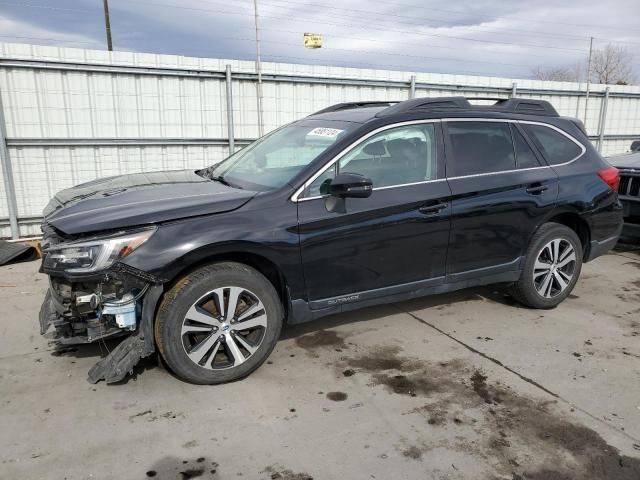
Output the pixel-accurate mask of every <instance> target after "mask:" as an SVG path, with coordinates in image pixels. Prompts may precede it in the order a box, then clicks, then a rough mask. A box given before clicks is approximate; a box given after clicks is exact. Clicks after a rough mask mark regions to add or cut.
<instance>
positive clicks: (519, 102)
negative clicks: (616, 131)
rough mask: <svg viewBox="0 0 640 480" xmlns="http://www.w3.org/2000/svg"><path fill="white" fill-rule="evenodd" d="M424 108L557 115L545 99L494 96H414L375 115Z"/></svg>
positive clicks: (387, 114) (385, 115)
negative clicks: (490, 102) (488, 102)
mask: <svg viewBox="0 0 640 480" xmlns="http://www.w3.org/2000/svg"><path fill="white" fill-rule="evenodd" d="M469 100H493V101H495V103H494V104H492V105H473V104H472V103H471V102H469ZM424 110H481V111H491V112H505V113H506V112H508V113H521V114H530V115H544V116H549V117H558V116H559V115H558V112H557V111H556V109H555V108H553V105H551V104H550V103H549V102H547V101H546V100H531V99H528V98H527V99H524V98H494V97H471V98H470V99H467V98H465V97H433V98H414V99H411V100H405V101H404V102H400V103H397V104H395V105H392V106H390V107H389V108H385V109H384V110H382V111H381V112H378V113H377V114H376V117H387V116H389V115H395V114H398V113H406V112H412V111H424Z"/></svg>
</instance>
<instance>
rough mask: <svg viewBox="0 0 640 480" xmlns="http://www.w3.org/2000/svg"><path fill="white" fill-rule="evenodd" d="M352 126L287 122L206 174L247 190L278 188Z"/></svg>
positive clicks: (335, 123)
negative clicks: (288, 123)
mask: <svg viewBox="0 0 640 480" xmlns="http://www.w3.org/2000/svg"><path fill="white" fill-rule="evenodd" d="M354 126H356V125H355V124H352V123H348V122H323V123H322V124H321V123H320V122H317V121H314V122H313V123H312V122H305V123H304V124H301V123H297V124H291V125H287V126H284V127H282V128H279V129H278V130H275V131H273V132H271V133H270V134H268V135H266V136H264V137H262V138H261V139H259V140H256V141H255V142H253V143H252V144H251V145H249V146H248V147H245V148H243V149H242V150H240V151H239V152H236V153H235V154H233V155H231V156H230V157H229V158H227V159H226V160H224V161H223V162H222V163H219V164H218V165H216V166H214V167H212V168H210V169H209V170H208V171H207V172H206V175H207V176H208V177H210V178H212V179H217V180H219V181H222V182H224V183H227V184H229V185H231V186H233V187H238V188H246V189H249V190H259V191H261V190H273V189H276V188H280V187H282V186H284V185H285V184H286V183H287V182H289V181H290V180H291V179H292V178H293V177H295V176H296V175H297V174H298V173H299V172H300V171H301V170H302V169H303V168H305V167H306V166H307V165H309V164H310V163H311V162H312V161H313V160H315V159H316V158H317V157H318V156H319V155H320V154H321V153H322V152H324V151H325V150H326V149H327V148H329V147H330V146H331V145H333V144H334V143H335V142H336V141H337V140H338V139H339V138H342V137H343V136H344V135H345V134H346V133H347V131H348V130H350V129H352V128H353V127H354Z"/></svg>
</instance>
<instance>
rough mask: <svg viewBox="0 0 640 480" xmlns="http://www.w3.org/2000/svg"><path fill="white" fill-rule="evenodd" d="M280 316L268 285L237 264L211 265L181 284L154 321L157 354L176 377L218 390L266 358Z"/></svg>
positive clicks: (254, 272)
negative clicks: (158, 353) (214, 386)
mask: <svg viewBox="0 0 640 480" xmlns="http://www.w3.org/2000/svg"><path fill="white" fill-rule="evenodd" d="M283 317H284V312H283V308H282V304H281V302H280V299H279V297H278V294H277V292H276V290H275V288H274V287H273V285H272V284H271V282H269V280H267V279H266V278H265V277H264V276H263V275H262V274H261V273H260V272H258V271H257V270H255V269H253V268H251V267H249V266H247V265H244V264H241V263H232V262H225V263H216V264H212V265H208V266H205V267H203V268H200V269H199V270H196V271H194V272H192V273H190V274H189V275H187V276H186V277H184V278H183V279H182V280H180V281H179V282H178V283H177V284H176V285H175V286H174V287H173V288H172V289H171V290H170V291H169V292H167V294H166V295H165V297H164V299H163V301H162V303H161V305H160V308H159V310H158V316H157V320H156V327H155V332H156V341H157V343H158V349H159V350H160V353H161V355H162V357H163V358H164V360H165V362H166V363H167V365H168V366H169V368H170V369H171V370H172V371H173V372H174V373H175V374H176V375H178V376H179V377H181V378H183V379H185V380H187V381H189V382H192V383H198V384H217V383H224V382H229V381H232V380H237V379H239V378H242V377H245V376H247V375H249V374H250V373H251V372H253V371H254V370H255V369H257V368H258V367H259V366H260V365H261V364H262V362H264V361H265V360H266V358H267V357H268V356H269V354H270V353H271V351H272V350H273V348H274V347H275V344H276V342H277V340H278V337H279V335H280V330H281V328H282V323H283Z"/></svg>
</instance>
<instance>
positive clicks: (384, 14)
mask: <svg viewBox="0 0 640 480" xmlns="http://www.w3.org/2000/svg"><path fill="white" fill-rule="evenodd" d="M261 1H262V4H266V5H268V6H271V7H276V8H289V9H290V8H291V7H289V6H285V5H276V4H274V3H271V2H278V3H285V4H287V5H296V6H299V7H303V6H304V7H307V6H309V7H322V8H326V6H323V5H320V4H317V3H299V2H295V1H291V0H269V1H265V0H261ZM207 3H209V2H207ZM331 8H332V9H333V10H337V11H344V12H354V13H357V14H359V15H358V17H356V18H362V14H365V15H378V16H382V17H392V18H401V19H403V18H406V19H409V20H426V21H429V20H440V21H447V22H448V21H451V19H448V18H442V17H433V16H431V15H430V16H429V17H420V16H408V15H398V14H394V13H387V12H374V11H371V10H359V9H354V8H343V7H333V6H332V7H331ZM324 15H330V16H340V17H343V18H344V15H343V14H333V13H331V12H329V13H326V12H325V13H324ZM347 18H353V17H347ZM376 20H378V19H376ZM400 23H401V24H403V25H412V26H423V24H422V23H415V22H400ZM457 27H464V28H474V29H480V30H487V29H489V30H490V31H492V32H493V31H498V32H500V31H505V32H514V33H516V34H518V35H522V34H531V35H532V36H541V37H560V38H573V39H579V40H588V39H589V37H588V36H585V35H570V34H566V33H553V32H542V31H540V30H519V29H515V28H504V27H491V26H484V25H454V26H452V27H447V26H445V27H444V28H457ZM432 28H442V27H432Z"/></svg>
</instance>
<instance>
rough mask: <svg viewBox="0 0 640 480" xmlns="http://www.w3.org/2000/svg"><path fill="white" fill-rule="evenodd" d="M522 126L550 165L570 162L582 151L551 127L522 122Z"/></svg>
mask: <svg viewBox="0 0 640 480" xmlns="http://www.w3.org/2000/svg"><path fill="white" fill-rule="evenodd" d="M523 127H524V128H525V130H526V131H527V133H528V134H529V135H530V136H531V137H532V138H533V139H534V140H535V142H536V143H537V144H538V147H539V148H540V150H541V151H542V154H543V155H544V158H546V159H547V161H548V162H549V163H550V164H551V165H558V164H560V163H566V162H570V161H571V160H574V159H575V158H576V157H578V156H579V155H580V154H581V153H582V149H581V148H580V147H579V146H578V145H576V143H575V142H574V141H573V140H571V139H569V138H567V137H566V136H564V135H562V134H561V133H560V132H557V131H555V130H553V129H552V128H549V127H544V126H542V125H530V124H523Z"/></svg>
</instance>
